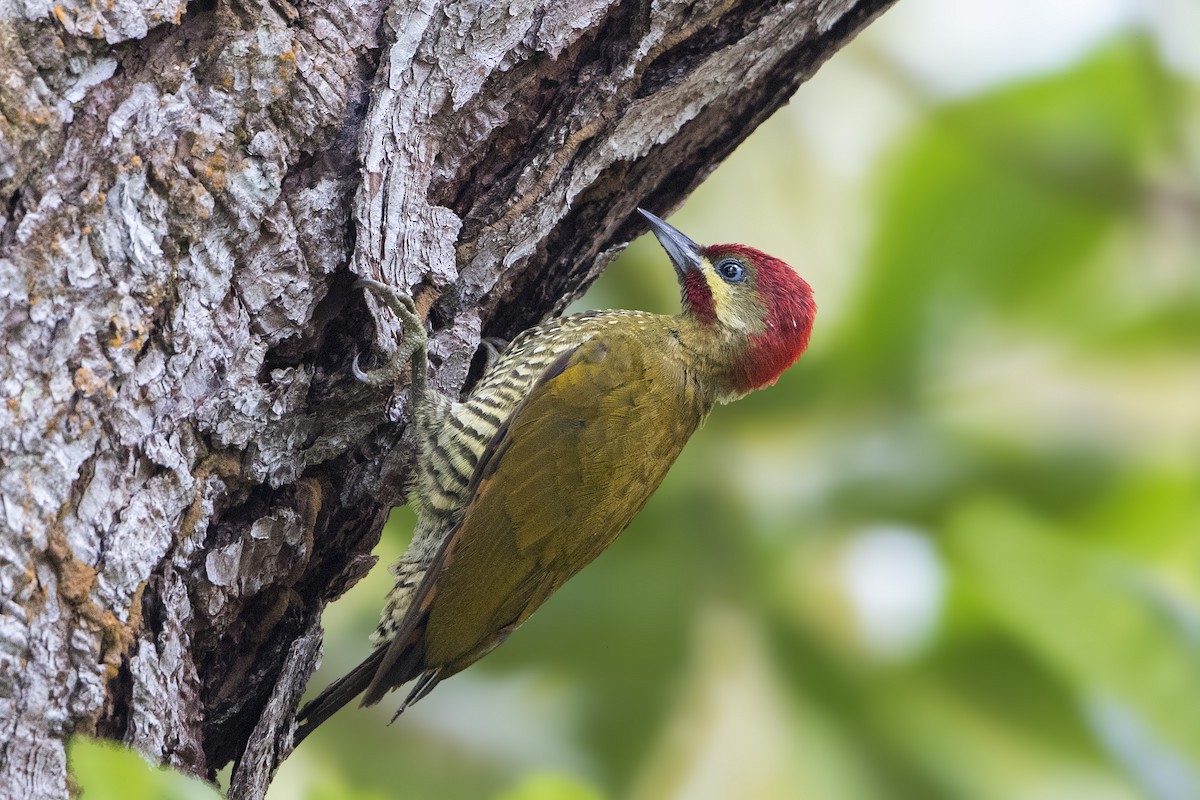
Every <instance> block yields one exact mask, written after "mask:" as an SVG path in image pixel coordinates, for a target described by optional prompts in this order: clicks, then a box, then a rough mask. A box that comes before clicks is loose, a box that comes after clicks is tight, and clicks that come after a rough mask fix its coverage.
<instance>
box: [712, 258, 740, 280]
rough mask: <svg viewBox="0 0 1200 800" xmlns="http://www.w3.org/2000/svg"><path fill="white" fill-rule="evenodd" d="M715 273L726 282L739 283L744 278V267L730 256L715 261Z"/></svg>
mask: <svg viewBox="0 0 1200 800" xmlns="http://www.w3.org/2000/svg"><path fill="white" fill-rule="evenodd" d="M717 274H718V275H720V276H721V279H722V280H724V281H725V282H726V283H741V282H742V281H744V280H746V268H745V267H743V266H742V265H741V263H740V262H738V261H735V260H734V259H732V258H727V259H725V260H724V261H719V262H717Z"/></svg>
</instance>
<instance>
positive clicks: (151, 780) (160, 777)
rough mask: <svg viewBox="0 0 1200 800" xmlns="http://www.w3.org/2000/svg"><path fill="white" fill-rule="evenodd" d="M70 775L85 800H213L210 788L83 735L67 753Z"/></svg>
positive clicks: (212, 790)
mask: <svg viewBox="0 0 1200 800" xmlns="http://www.w3.org/2000/svg"><path fill="white" fill-rule="evenodd" d="M67 759H68V762H69V763H70V765H71V776H72V778H73V779H74V781H75V785H76V787H77V788H78V789H79V792H80V796H81V797H83V798H84V799H85V800H217V798H218V797H220V795H219V794H218V793H217V791H216V789H215V788H214V787H212V786H208V785H206V784H204V783H202V782H200V781H197V780H193V779H191V778H187V777H184V776H183V775H181V774H179V773H178V772H173V771H171V770H169V769H161V768H156V767H153V766H151V765H150V764H148V763H146V761H145V759H143V758H142V757H141V756H140V755H138V754H137V753H135V752H133V751H132V750H129V749H127V748H124V747H121V746H120V745H116V744H112V743H111V742H102V741H98V740H96V739H89V738H87V737H85V736H76V737H74V738H73V739H71V745H70V747H69V748H68V750H67Z"/></svg>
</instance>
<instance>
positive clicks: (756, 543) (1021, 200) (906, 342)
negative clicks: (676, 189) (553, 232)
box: [73, 0, 1200, 800]
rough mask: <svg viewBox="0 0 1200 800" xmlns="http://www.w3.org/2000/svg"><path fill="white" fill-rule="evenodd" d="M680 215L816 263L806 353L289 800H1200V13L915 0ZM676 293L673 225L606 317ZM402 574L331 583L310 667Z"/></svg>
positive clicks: (354, 642)
mask: <svg viewBox="0 0 1200 800" xmlns="http://www.w3.org/2000/svg"><path fill="white" fill-rule="evenodd" d="M671 221H672V223H674V224H675V225H677V226H678V227H679V228H681V229H682V230H683V231H685V232H686V233H688V234H689V235H690V236H692V238H694V239H696V240H698V241H701V242H703V243H714V242H730V241H738V242H745V243H748V244H752V245H754V246H757V247H760V248H762V249H764V250H766V251H768V252H770V253H772V254H775V255H778V256H780V257H782V258H784V259H785V260H787V261H789V262H790V263H791V264H793V265H794V266H795V267H796V268H797V269H798V271H799V272H800V273H801V274H802V275H804V276H805V277H806V278H807V279H808V280H809V281H810V283H811V284H812V285H813V287H814V289H815V292H816V295H817V299H818V303H819V304H820V309H821V310H820V314H819V315H818V318H817V325H816V331H815V334H814V338H813V342H812V347H811V349H810V351H809V353H808V355H806V356H805V357H804V359H802V360H801V362H800V363H799V365H797V366H796V367H795V368H793V369H792V370H791V371H789V372H788V373H787V374H786V375H785V376H784V377H783V378H782V379H781V380H780V382H779V384H778V386H776V387H775V388H773V389H770V390H768V391H764V392H760V393H757V394H755V395H752V396H750V397H748V398H746V399H744V400H742V401H740V402H739V403H737V404H736V405H733V406H730V407H726V408H719V409H717V410H716V412H715V413H714V414H713V415H712V417H711V418H710V420H709V422H708V424H707V425H706V426H705V427H704V428H703V429H702V430H701V431H700V432H699V433H698V434H697V435H696V436H695V437H694V439H693V440H692V442H691V443H690V444H689V445H688V447H687V449H686V450H685V451H684V454H683V456H682V457H681V459H680V461H679V463H678V464H677V465H676V467H675V468H674V469H673V470H672V472H671V473H670V475H669V476H668V477H667V479H666V481H665V482H664V484H663V486H662V488H661V489H660V490H659V492H658V493H657V495H656V496H655V497H654V498H653V499H652V501H651V502H650V504H649V506H648V507H647V508H646V510H645V511H644V513H642V515H641V516H640V517H639V518H638V519H637V520H636V521H635V522H634V524H633V525H632V526H631V527H630V529H629V530H628V531H627V532H626V534H625V535H624V536H623V537H622V538H621V539H620V540H619V541H618V542H617V544H616V545H615V546H613V547H612V548H611V549H610V550H609V551H608V552H607V553H605V554H604V555H603V556H602V557H601V558H600V559H599V560H598V561H597V562H596V563H595V564H593V565H592V566H591V567H589V568H588V569H587V570H585V571H584V572H583V573H582V574H581V575H580V576H579V577H578V578H576V579H575V580H573V581H572V582H571V583H569V584H568V585H567V586H566V587H565V588H564V589H562V590H561V591H560V592H559V593H558V594H557V595H556V596H555V597H554V598H553V599H552V600H551V601H550V602H549V603H547V604H546V606H545V607H544V608H543V609H542V610H540V611H539V612H538V613H537V614H536V615H535V616H534V617H533V619H532V620H531V621H530V622H529V623H528V624H526V625H525V626H524V627H523V628H522V629H521V630H520V631H518V632H517V633H516V634H514V635H513V636H512V637H511V639H509V641H508V642H507V643H506V644H505V645H504V646H503V647H501V648H500V649H499V650H497V651H496V652H495V653H493V654H492V655H490V656H489V657H488V658H486V659H485V660H484V661H482V662H481V663H479V664H478V665H476V666H474V667H472V668H471V669H469V670H468V671H467V672H465V673H463V674H461V675H459V676H456V677H455V678H454V679H453V680H450V681H448V682H446V683H444V684H442V685H441V686H439V687H438V689H437V691H435V692H434V693H433V694H432V695H430V696H429V698H428V699H426V700H424V701H422V702H421V703H420V704H419V705H417V706H416V707H415V708H413V709H411V710H410V711H408V712H407V713H406V714H405V715H404V716H403V717H402V718H401V719H400V720H399V721H398V722H397V723H396V724H395V725H393V726H391V727H386V723H387V720H388V718H389V717H390V715H391V713H392V712H393V711H394V709H395V706H396V705H397V703H398V702H399V701H400V699H401V697H400V695H396V696H395V699H394V701H392V702H385V703H383V704H382V705H381V706H380V707H378V708H377V709H372V710H371V711H370V712H366V711H361V710H357V709H353V710H347V711H345V712H344V713H341V714H339V715H337V716H336V717H335V718H334V719H333V720H332V721H330V722H329V723H327V724H326V725H325V726H324V727H323V728H322V729H320V730H319V731H318V732H317V733H316V734H315V735H314V736H313V737H312V738H311V739H310V740H308V741H307V742H306V743H305V745H304V747H303V749H302V750H301V752H299V753H298V754H297V756H296V757H294V758H292V759H291V760H290V761H288V762H287V763H286V764H285V766H284V768H283V770H282V771H281V773H280V775H279V778H278V780H277V781H276V783H275V786H274V789H273V791H272V794H271V795H270V797H271V798H304V799H305V800H333V799H334V798H354V799H355V800H365V799H367V798H371V799H375V798H499V800H558V799H559V798H565V799H566V800H600V799H603V798H635V799H638V800H642V799H644V800H659V799H660V798H687V799H688V800H691V799H693V798H695V799H697V800H702V799H706V798H713V800H718V799H724V798H751V799H752V800H757V799H760V798H761V799H767V800H769V799H771V798H820V799H821V800H857V799H858V798H862V799H863V800H874V799H881V800H891V799H892V798H918V799H920V800H927V799H928V800H936V799H937V798H979V799H980V800H985V799H991V798H996V799H997V800H1000V799H1002V800H1010V799H1012V798H1021V799H1025V798H1028V799H1029V800H1057V799H1059V798H1063V799H1068V798H1070V799H1073V798H1081V799H1083V798H1086V799H1087V800H1109V799H1110V798H1111V800H1118V799H1120V800H1125V799H1127V798H1152V800H1159V799H1161V800H1185V799H1187V798H1200V4H1197V3H1196V2H1195V0H1140V1H1138V0H1070V1H1067V0H1059V2H1055V3H1045V2H1039V1H1038V0H900V2H899V3H898V4H897V5H896V6H895V7H894V8H893V9H892V10H891V11H889V12H888V13H887V14H886V15H884V17H882V18H881V19H880V20H879V21H877V22H876V23H874V24H873V25H872V26H870V27H869V28H868V29H867V31H866V32H865V33H864V34H863V35H861V36H860V37H859V38H858V39H857V40H856V41H854V42H853V43H852V44H851V45H850V46H848V47H847V48H846V49H845V50H844V51H842V52H841V53H839V54H838V55H837V56H835V57H834V58H833V59H832V60H831V61H830V62H829V63H828V64H827V65H826V66H825V67H823V68H822V69H821V71H820V72H819V73H818V74H817V76H816V77H815V78H813V80H812V81H811V82H809V83H808V84H807V85H805V86H804V87H803V88H802V89H801V90H800V92H799V94H798V95H797V96H796V98H795V99H794V101H793V102H792V104H791V105H790V106H789V107H788V108H786V109H784V110H783V111H781V112H780V113H778V114H777V115H776V116H775V117H774V118H773V119H771V120H770V121H769V122H768V123H767V124H766V125H764V126H763V127H762V128H761V129H760V130H758V131H757V132H755V133H754V135H753V136H752V137H751V138H750V139H749V141H747V142H746V144H745V145H743V147H742V148H741V149H739V150H738V152H737V153H736V154H734V156H733V157H732V158H730V159H729V160H728V162H726V163H725V164H724V165H723V166H722V167H721V168H720V169H719V170H718V171H717V172H716V173H715V174H714V175H713V176H712V177H711V178H710V179H709V180H708V181H707V182H706V183H705V184H704V185H703V186H702V187H701V188H700V190H699V191H697V192H696V194H695V195H694V196H693V197H692V198H691V200H690V201H689V202H688V204H687V206H686V207H685V208H684V209H682V210H681V211H680V212H679V213H678V214H677V215H676V216H674V217H672V218H671ZM677 294H678V292H677V289H676V286H675V282H674V277H673V273H672V271H671V269H670V267H669V264H668V262H667V260H666V258H665V256H664V255H663V254H662V252H661V251H660V250H659V248H658V247H657V245H656V244H655V243H654V242H653V240H652V239H651V237H649V236H644V237H642V238H641V239H640V240H639V241H637V242H635V243H634V244H633V245H632V246H631V247H630V248H629V250H628V251H627V252H626V253H625V254H624V255H623V256H622V257H621V259H620V260H619V261H618V262H617V263H616V264H614V265H613V266H612V267H611V268H610V269H609V270H608V272H607V273H606V274H605V275H604V276H603V278H602V279H601V280H600V281H599V282H598V283H597V284H596V285H595V287H594V288H593V289H592V290H591V291H590V292H589V293H588V295H587V296H586V297H585V298H584V299H583V300H582V301H580V302H579V303H578V304H577V306H576V308H577V309H582V308H597V307H622V308H641V309H649V310H653V311H660V312H668V313H674V312H675V311H676V310H677V309H678V299H677ZM411 526H412V517H411V513H410V512H409V511H408V510H407V509H398V510H397V511H396V512H395V513H394V515H393V518H392V522H391V524H390V525H389V528H388V529H387V530H386V531H385V532H384V537H383V542H382V543H381V544H380V547H379V550H378V553H379V555H380V557H381V560H382V562H385V563H386V562H390V561H392V560H393V559H395V558H396V557H397V556H398V555H399V554H400V552H401V551H402V550H403V548H404V546H405V544H406V542H407V539H408V535H409V532H410V530H411ZM389 585H390V580H389V576H388V574H387V573H386V571H385V569H383V567H382V565H381V567H380V568H378V569H376V570H375V572H373V573H372V574H371V575H370V576H369V577H368V578H367V579H366V580H364V581H363V582H362V583H361V584H359V585H358V586H357V587H356V588H355V589H354V590H353V591H352V592H351V593H350V594H349V595H347V596H346V597H345V598H344V599H343V600H342V601H340V602H339V603H337V604H336V605H334V606H333V607H331V608H330V609H329V611H328V612H327V614H326V627H327V631H328V638H327V643H326V650H325V659H324V665H323V666H322V669H321V671H320V672H319V673H318V674H317V677H316V679H315V683H314V686H321V685H324V684H326V683H328V682H329V681H331V680H333V679H334V678H335V677H336V676H338V675H340V674H342V673H343V672H345V671H346V670H347V669H349V668H350V667H352V666H353V665H354V664H356V663H357V662H358V661H359V660H360V659H361V658H362V657H363V656H365V654H366V653H367V652H368V644H367V635H368V633H369V632H370V631H371V629H372V628H373V627H374V625H375V623H376V621H377V618H378V612H379V609H380V607H381V603H382V600H381V598H382V597H383V595H384V594H385V592H386V591H387V588H388V586H389ZM73 764H74V768H75V774H76V777H77V779H78V781H79V783H80V784H81V785H82V786H83V788H84V789H85V790H86V791H87V794H86V797H88V798H89V800H103V799H104V798H105V797H107V796H108V795H107V794H105V792H107V791H113V792H114V793H113V794H112V796H113V797H122V798H129V797H134V796H138V793H139V792H142V791H143V789H142V788H140V787H145V789H144V791H145V792H146V795H145V796H156V797H161V796H178V797H209V798H211V797H215V794H214V793H212V792H211V790H210V789H208V788H206V787H203V786H201V785H200V784H197V783H191V782H187V781H185V780H184V779H182V778H179V777H178V776H171V775H168V774H166V773H154V772H149V771H147V770H146V769H145V767H143V766H142V765H141V764H140V762H139V761H138V759H137V757H136V756H129V755H123V754H120V753H118V752H116V751H114V750H110V749H108V748H106V747H103V746H100V745H96V744H93V743H88V742H77V743H76V744H75V745H74V747H73ZM122 774H124V775H126V778H125V779H123V780H121V781H119V782H118V783H117V786H113V777H114V775H122ZM118 787H119V789H118Z"/></svg>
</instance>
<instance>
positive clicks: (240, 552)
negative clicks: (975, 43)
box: [0, 0, 891, 798]
mask: <svg viewBox="0 0 1200 800" xmlns="http://www.w3.org/2000/svg"><path fill="white" fill-rule="evenodd" d="M890 2H891V0H791V1H790V2H784V1H783V0H774V1H770V0H760V1H759V2H752V1H751V0H706V1H705V2H699V3H691V2H673V0H628V1H624V2H623V1H620V0H561V1H560V2H547V0H507V2H500V3H492V2H451V1H450V0H420V1H419V2H407V3H397V4H396V5H395V6H393V7H388V6H387V4H386V3H385V2H383V0H333V2H324V1H323V2H320V3H312V2H307V1H303V2H296V3H295V4H293V3H292V2H289V0H270V1H269V2H268V1H266V0H263V1H262V2H258V3H256V2H254V1H253V0H217V1H216V2H211V1H209V2H206V1H205V0H194V2H192V3H190V4H188V3H185V2H182V0H142V2H140V3H139V2H135V0H117V2H103V3H95V2H90V0H63V1H62V2H59V3H50V2H42V1H41V0H24V2H21V0H15V2H12V1H11V0H10V2H5V3H3V4H0V115H2V116H0V348H2V349H0V401H2V402H0V786H3V787H5V791H6V792H7V793H8V794H9V795H11V796H14V797H23V798H41V797H59V796H63V795H65V794H67V791H68V789H67V787H68V783H67V765H66V756H65V742H66V740H67V739H68V738H69V737H70V736H71V735H72V734H73V733H77V732H79V733H89V734H96V735H100V736H105V737H111V738H113V739H116V740H119V741H122V742H124V743H125V744H127V745H129V746H131V747H134V748H136V749H137V750H139V751H140V752H142V753H143V754H145V755H146V756H147V757H149V758H150V759H152V760H154V761H157V762H162V763H166V764H170V765H173V766H175V767H176V768H178V769H181V770H183V771H185V772H188V773H191V774H193V775H197V776H201V777H205V778H211V777H212V776H213V775H214V774H215V772H216V770H218V769H219V768H221V767H222V766H223V765H224V764H226V763H228V762H230V761H236V762H238V766H237V768H236V770H235V778H234V786H233V794H235V795H237V796H244V797H253V796H258V795H261V793H262V792H263V791H265V787H266V785H267V783H268V782H269V780H270V777H271V775H272V774H273V770H274V768H275V766H276V765H277V763H278V761H279V760H280V759H281V758H282V757H283V756H284V755H286V751H287V747H288V745H287V742H288V740H289V738H290V725H291V716H292V713H293V711H294V708H295V704H296V701H297V699H298V696H299V694H300V692H301V691H302V690H303V685H304V683H305V681H306V680H307V678H308V675H309V674H310V673H311V671H312V669H313V668H314V664H315V662H316V660H317V653H318V652H319V644H320V628H319V624H318V620H319V615H320V613H321V610H322V608H323V607H324V605H325V604H326V603H327V602H328V601H329V600H331V599H333V598H334V597H336V596H338V595H339V594H340V593H341V592H342V591H344V590H345V588H346V587H347V586H349V585H351V584H352V583H353V582H354V581H355V580H357V579H358V578H359V577H361V576H362V575H363V574H364V573H365V572H366V571H367V570H368V569H369V568H370V567H371V566H372V563H373V559H372V557H371V555H370V551H371V549H372V546H373V545H374V544H375V542H376V541H377V539H378V536H379V530H380V527H381V525H382V523H383V521H384V518H385V516H386V514H387V511H388V509H389V508H390V507H391V506H392V505H394V504H397V503H399V502H402V500H403V486H404V482H405V478H406V476H407V473H408V460H409V457H410V454H409V449H408V448H407V447H406V445H405V442H404V441H403V438H402V435H403V431H404V422H405V420H406V419H407V409H406V408H405V407H404V403H405V401H404V397H403V395H400V396H398V397H396V398H393V397H391V396H390V393H389V392H387V391H384V390H380V389H375V388H372V387H369V386H366V385H363V384H359V383H357V382H356V381H355V380H354V379H353V378H352V377H351V376H350V371H349V365H350V361H351V359H352V357H353V355H354V354H355V353H356V352H360V351H361V352H364V353H371V352H374V353H376V354H377V355H376V356H375V357H376V358H384V357H386V353H387V352H388V351H389V349H390V348H391V347H392V346H393V343H394V337H395V334H396V333H397V325H396V321H395V320H394V319H393V318H392V317H391V316H390V314H389V312H387V310H386V309H384V308H381V307H380V306H378V305H377V304H376V303H375V302H374V300H372V299H370V298H364V296H363V294H362V293H361V292H359V291H357V290H354V289H353V288H352V283H353V280H354V278H355V277H356V276H358V275H370V276H374V277H377V278H380V279H382V280H384V281H386V282H388V283H391V284H394V285H397V286H400V287H403V288H405V289H408V290H410V291H411V292H412V293H413V295H414V297H415V298H416V300H417V303H418V306H419V308H420V309H421V311H422V313H424V314H426V315H427V316H428V318H429V320H430V323H431V328H432V338H431V362H432V367H433V371H432V377H433V381H434V385H435V386H436V388H438V389H440V390H442V391H445V392H450V393H457V392H459V391H461V390H462V388H463V387H464V386H465V385H467V384H468V383H469V382H470V380H471V379H472V375H473V373H472V369H473V363H474V368H475V369H478V363H477V362H475V358H476V356H475V354H476V349H477V346H478V343H479V340H480V337H481V335H486V336H500V337H504V338H508V337H511V336H512V335H513V334H514V333H516V332H517V331H519V330H521V329H522V328H524V327H527V326H528V325H530V324H532V323H533V322H535V321H537V320H538V319H540V318H542V317H544V316H545V315H547V314H549V313H554V312H557V311H559V310H561V309H562V308H563V307H564V306H565V305H566V304H567V303H568V302H570V301H571V300H572V299H573V298H575V297H576V296H578V295H579V294H580V293H581V292H582V290H583V289H584V288H585V287H586V286H587V285H588V283H589V282H590V281H591V280H592V279H593V278H594V277H595V276H596V275H597V274H598V273H599V272H600V271H601V270H602V269H603V268H604V266H605V265H606V264H607V263H608V262H609V261H610V260H611V259H612V258H613V257H614V256H615V255H616V254H617V253H618V252H619V251H620V250H621V248H622V247H624V246H625V243H626V242H627V241H628V240H629V239H630V238H632V237H633V236H634V235H636V234H638V233H639V232H640V231H641V227H640V222H638V220H637V219H636V217H635V216H634V214H633V211H634V208H635V206H637V205H643V206H646V207H647V208H650V209H651V210H655V211H658V212H661V213H665V212H666V211H667V210H668V209H669V208H671V207H673V206H675V205H677V204H678V203H679V202H680V201H681V200H682V198H684V197H685V196H686V195H687V194H688V192H689V191H690V190H691V189H692V188H693V187H695V186H696V185H697V184H698V183H699V182H700V181H701V180H702V179H703V178H704V177H705V175H706V174H707V173H708V172H709V171H711V169H712V168H713V167H714V166H715V165H716V164H717V163H718V162H720V160H721V159H722V158H724V157H725V156H726V155H727V154H728V153H729V152H731V151H732V149H733V148H734V147H735V146H736V145H737V144H738V143H739V142H740V141H741V140H742V139H743V138H745V137H746V136H747V135H749V133H750V132H751V131H753V130H754V128H755V127H756V126H757V125H758V124H759V123H760V122H762V121H763V120H764V119H765V118H766V117H767V116H769V115H770V114H771V112H773V111H774V110H775V109H776V108H778V107H779V106H780V105H781V104H783V103H784V102H786V100H787V99H788V98H789V97H790V96H791V94H792V93H793V91H794V90H795V89H796V87H797V86H798V85H799V84H800V83H801V82H802V81H803V80H804V79H805V78H806V77H807V76H809V75H810V74H812V72H813V71H814V70H815V69H816V68H817V67H818V66H819V65H820V63H821V62H822V61H823V60H824V59H825V58H827V57H828V56H829V55H831V54H832V53H833V52H834V51H835V50H836V49H837V48H838V47H839V46H841V45H842V44H844V43H845V42H846V41H847V40H848V39H849V38H851V37H852V36H853V35H854V34H855V33H856V32H857V31H858V30H859V29H860V28H861V27H862V26H863V25H865V24H866V23H867V22H868V21H869V20H870V19H871V18H873V17H874V16H875V15H876V14H878V13H879V12H881V11H882V10H883V9H884V8H885V7H886V6H888V5H889V4H890ZM744 201H745V198H742V199H741V200H740V201H739V202H744Z"/></svg>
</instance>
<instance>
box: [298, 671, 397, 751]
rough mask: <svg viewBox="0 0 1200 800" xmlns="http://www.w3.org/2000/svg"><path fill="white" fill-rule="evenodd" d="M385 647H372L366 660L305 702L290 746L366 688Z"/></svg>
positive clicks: (300, 740) (373, 675)
mask: <svg viewBox="0 0 1200 800" xmlns="http://www.w3.org/2000/svg"><path fill="white" fill-rule="evenodd" d="M385 649H386V648H382V647H381V648H378V649H377V650H375V652H373V653H371V655H369V656H367V658H366V660H365V661H363V662H362V663H361V664H359V665H358V666H357V667H355V668H354V669H352V670H350V671H349V672H347V673H346V674H345V675H343V676H342V677H340V678H338V679H337V680H336V681H334V682H333V683H331V684H329V686H328V687H326V689H325V691H323V692H321V693H320V694H319V695H317V696H316V697H314V698H313V699H312V700H310V701H309V702H307V703H305V704H304V707H303V708H301V709H300V713H299V714H297V715H296V719H297V720H298V721H299V722H300V726H299V727H298V728H297V729H296V735H295V737H294V738H293V739H292V746H293V747H294V746H296V745H298V744H300V742H302V741H304V738H305V737H306V736H308V735H309V734H310V733H312V732H313V731H314V730H316V727H317V726H318V725H320V724H321V723H322V722H324V721H325V720H327V719H329V718H330V717H331V716H333V715H334V713H335V712H337V710H338V709H340V708H341V707H342V706H344V705H346V704H347V703H349V702H350V701H351V700H353V699H354V698H356V697H358V696H359V695H360V694H362V693H363V692H364V691H365V690H366V688H367V686H369V685H370V684H371V680H372V679H373V678H374V677H375V672H376V671H377V670H378V669H379V662H381V661H383V654H384V651H385Z"/></svg>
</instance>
